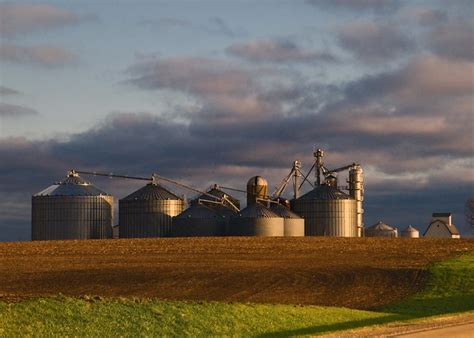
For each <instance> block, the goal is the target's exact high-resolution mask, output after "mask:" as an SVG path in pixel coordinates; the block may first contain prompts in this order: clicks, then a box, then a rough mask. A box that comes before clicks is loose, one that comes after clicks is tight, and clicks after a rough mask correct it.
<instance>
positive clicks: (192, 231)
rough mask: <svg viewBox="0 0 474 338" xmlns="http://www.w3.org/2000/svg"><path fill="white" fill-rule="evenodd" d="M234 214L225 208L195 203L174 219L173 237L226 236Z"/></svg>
mask: <svg viewBox="0 0 474 338" xmlns="http://www.w3.org/2000/svg"><path fill="white" fill-rule="evenodd" d="M232 215H234V213H233V212H232V211H231V210H229V209H227V208H225V207H213V208H211V207H208V206H207V205H204V204H202V203H193V204H192V205H191V206H190V207H189V208H188V209H186V210H184V211H183V212H182V213H180V214H179V215H178V216H176V217H173V226H172V231H171V235H172V236H173V237H204V236H224V235H225V233H226V227H227V225H228V224H229V220H230V218H231V217H232Z"/></svg>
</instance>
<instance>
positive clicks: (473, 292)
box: [0, 253, 474, 337]
mask: <svg viewBox="0 0 474 338" xmlns="http://www.w3.org/2000/svg"><path fill="white" fill-rule="evenodd" d="M431 273H432V275H431V278H430V281H429V284H428V286H427V288H426V290H425V291H423V292H422V293H420V294H418V295H416V296H414V297H412V298H411V299H409V300H407V301H405V302H403V303H400V304H397V305H395V306H391V307H388V308H384V309H381V310H379V311H360V310H351V309H346V308H328V307H318V306H297V305H267V304H224V303H217V302H211V303H199V302H174V301H158V300H133V299H123V300H110V299H109V300H108V299H98V298H94V297H92V298H84V299H75V298H68V297H54V298H39V299H32V300H27V301H22V302H19V303H5V302H0V336H2V337H3V336H25V335H29V336H51V335H52V336H58V335H59V336H84V335H85V336H118V335H119V336H158V335H159V336H163V335H166V336H208V335H237V336H278V335H280V336H289V335H309V334H319V333H324V332H330V331H336V330H343V329H352V328H357V327H362V326H367V325H374V324H384V323H388V322H393V321H399V320H409V319H416V318H422V317H427V316H432V315H440V314H445V313H456V312H463V311H470V310H474V253H473V254H469V255H465V256H462V257H458V258H456V259H453V260H450V261H447V262H443V263H439V264H436V265H434V266H433V267H432V268H431Z"/></svg>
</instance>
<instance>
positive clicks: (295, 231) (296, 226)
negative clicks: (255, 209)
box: [270, 203, 304, 237]
mask: <svg viewBox="0 0 474 338" xmlns="http://www.w3.org/2000/svg"><path fill="white" fill-rule="evenodd" d="M270 210H271V211H273V212H274V213H275V214H277V215H278V216H280V217H282V218H283V222H284V236H285V237H302V236H304V219H303V218H301V217H300V216H298V215H297V214H295V213H294V212H292V211H291V210H290V209H288V208H287V207H285V206H283V205H281V204H275V203H272V205H271V206H270Z"/></svg>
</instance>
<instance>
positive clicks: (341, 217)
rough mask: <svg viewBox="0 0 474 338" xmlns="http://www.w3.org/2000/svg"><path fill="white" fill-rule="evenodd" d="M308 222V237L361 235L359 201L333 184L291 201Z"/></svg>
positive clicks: (295, 209) (320, 187)
mask: <svg viewBox="0 0 474 338" xmlns="http://www.w3.org/2000/svg"><path fill="white" fill-rule="evenodd" d="M291 209H292V211H293V212H295V213H296V214H297V215H301V216H302V217H303V218H304V221H305V236H334V237H357V217H356V216H357V214H356V201H355V199H354V198H352V197H351V196H349V195H347V194H345V193H344V192H342V191H340V190H339V189H337V188H336V187H335V186H331V185H329V184H325V183H324V184H321V185H319V186H316V188H314V189H313V190H311V191H310V192H308V193H307V194H305V195H303V196H301V197H300V198H298V199H296V200H292V201H291Z"/></svg>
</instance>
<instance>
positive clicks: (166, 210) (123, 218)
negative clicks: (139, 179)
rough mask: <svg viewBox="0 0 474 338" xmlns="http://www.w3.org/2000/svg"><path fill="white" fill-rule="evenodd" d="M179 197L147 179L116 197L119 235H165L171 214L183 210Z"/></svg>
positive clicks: (126, 236) (169, 227)
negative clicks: (135, 188)
mask: <svg viewBox="0 0 474 338" xmlns="http://www.w3.org/2000/svg"><path fill="white" fill-rule="evenodd" d="M184 206H185V203H184V201H183V199H181V198H179V197H178V196H176V195H175V194H173V193H172V192H171V191H169V190H168V189H166V188H164V187H163V186H161V185H159V184H156V183H149V184H147V185H146V186H144V187H142V188H140V189H139V190H137V191H135V192H133V193H131V194H130V195H128V196H127V197H124V198H123V199H121V200H119V228H120V231H119V236H120V238H140V237H167V236H170V234H171V224H172V218H173V217H174V216H176V215H179V214H180V213H181V212H182V211H183V210H184Z"/></svg>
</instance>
